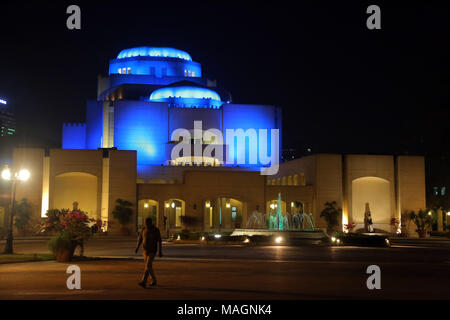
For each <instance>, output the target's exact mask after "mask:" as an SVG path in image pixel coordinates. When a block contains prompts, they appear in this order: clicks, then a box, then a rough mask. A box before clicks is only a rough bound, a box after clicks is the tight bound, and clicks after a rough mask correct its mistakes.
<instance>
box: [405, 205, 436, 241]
mask: <svg viewBox="0 0 450 320" xmlns="http://www.w3.org/2000/svg"><path fill="white" fill-rule="evenodd" d="M409 219H410V220H411V221H413V222H414V224H415V225H416V227H417V229H416V232H417V233H418V234H419V237H420V238H424V237H425V236H426V232H427V229H428V228H429V227H431V224H432V223H433V218H432V211H428V210H422V209H419V210H418V211H417V213H416V212H414V210H413V211H410V212H409Z"/></svg>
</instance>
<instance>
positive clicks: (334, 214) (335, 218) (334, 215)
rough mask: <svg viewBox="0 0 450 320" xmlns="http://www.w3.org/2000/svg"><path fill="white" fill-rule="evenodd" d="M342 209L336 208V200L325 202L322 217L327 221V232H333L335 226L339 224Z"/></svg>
mask: <svg viewBox="0 0 450 320" xmlns="http://www.w3.org/2000/svg"><path fill="white" fill-rule="evenodd" d="M341 212H342V210H341V209H340V208H339V209H338V208H336V201H333V202H329V201H327V202H325V208H324V209H323V210H322V212H321V213H320V217H321V218H324V219H325V221H326V223H327V233H328V234H331V233H332V232H333V230H334V228H335V227H337V226H338V225H339V217H340V215H341Z"/></svg>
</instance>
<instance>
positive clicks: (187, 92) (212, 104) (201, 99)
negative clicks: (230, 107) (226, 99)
mask: <svg viewBox="0 0 450 320" xmlns="http://www.w3.org/2000/svg"><path fill="white" fill-rule="evenodd" d="M149 100H150V101H152V102H169V104H170V105H171V106H174V107H181V108H212V109H217V108H219V107H220V106H221V105H222V104H223V103H222V101H221V100H220V96H219V94H218V93H217V92H215V91H213V90H211V89H207V88H201V87H192V86H178V87H165V88H161V89H157V90H155V91H153V93H152V94H151V95H150V99H149Z"/></svg>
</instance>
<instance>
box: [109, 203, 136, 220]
mask: <svg viewBox="0 0 450 320" xmlns="http://www.w3.org/2000/svg"><path fill="white" fill-rule="evenodd" d="M132 206H133V204H132V203H131V202H130V201H127V200H123V199H117V200H116V206H115V207H114V210H113V211H112V215H113V217H114V219H116V220H117V221H118V222H119V223H120V224H121V225H122V226H125V225H127V224H128V223H130V221H131V217H132V216H133V209H132V208H131V207H132Z"/></svg>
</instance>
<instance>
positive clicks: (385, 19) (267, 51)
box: [0, 1, 450, 154]
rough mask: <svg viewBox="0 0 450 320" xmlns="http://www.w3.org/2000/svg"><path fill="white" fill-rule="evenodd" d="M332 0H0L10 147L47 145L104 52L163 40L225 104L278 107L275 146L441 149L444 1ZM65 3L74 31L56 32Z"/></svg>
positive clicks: (449, 48) (0, 54)
mask: <svg viewBox="0 0 450 320" xmlns="http://www.w3.org/2000/svg"><path fill="white" fill-rule="evenodd" d="M335 2H336V1H330V3H325V2H320V3H319V2H317V1H315V2H310V3H308V2H301V3H299V4H297V5H296V6H294V2H292V1H291V2H285V3H284V2H271V3H270V4H269V3H266V2H263V1H259V2H246V3H244V2H243V1H241V2H240V3H239V2H230V1H220V2H219V1H204V2H195V1H185V2H180V3H179V4H178V5H177V4H176V2H169V1H158V2H157V1H145V2H133V1H104V2H100V1H99V2H96V1H91V2H65V1H58V2H55V3H53V2H51V3H46V2H36V3H33V4H22V2H19V1H14V2H5V1H2V2H1V4H0V10H1V20H0V33H1V50H0V65H1V68H0V96H2V97H5V98H6V99H8V101H9V102H10V105H11V106H12V107H13V108H14V112H15V113H16V117H17V121H18V135H17V138H18V139H19V140H20V143H21V144H22V145H27V144H28V145H40V146H53V147H59V146H60V143H61V142H60V141H61V131H62V128H61V127H62V123H63V122H84V117H85V101H86V100H87V99H95V98H96V90H97V76H98V75H99V74H102V75H107V68H108V63H109V60H110V59H112V58H114V57H115V56H116V55H117V54H118V53H119V51H121V50H122V49H125V48H130V47H135V46H143V45H148V46H170V47H174V48H178V49H182V50H185V51H187V52H188V53H190V55H191V56H192V58H193V60H194V61H197V62H199V63H201V64H202V67H203V74H204V75H206V77H207V78H210V79H217V81H218V84H219V85H220V86H223V87H224V88H226V89H228V90H229V91H230V92H231V93H232V95H233V102H235V103H254V104H274V105H278V106H280V107H282V110H283V147H284V148H297V149H298V152H299V153H303V152H304V150H305V149H306V148H312V150H313V152H339V153H380V154H388V153H409V154H441V153H444V152H448V150H449V145H450V139H449V126H448V122H449V115H450V111H449V110H450V109H449V107H450V45H449V43H450V41H449V40H450V9H449V8H450V5H448V4H447V5H445V4H444V3H443V2H442V3H438V2H436V3H429V2H428V3H427V2H425V1H422V4H420V2H419V4H412V3H409V2H403V3H398V4H397V7H393V6H392V5H393V4H391V5H387V4H384V3H381V2H373V3H372V2H367V3H363V2H356V1H352V2H353V3H346V4H343V2H344V1H339V3H335ZM391 2H392V1H391ZM70 4H78V5H79V6H80V7H81V14H82V21H81V28H82V29H81V30H80V31H75V30H68V29H67V28H66V19H67V17H68V15H67V14H66V8H67V6H68V5H70ZM369 4H378V5H379V6H380V7H381V15H382V18H381V20H382V21H381V24H382V29H381V30H368V29H367V28H366V19H367V17H368V14H366V8H367V6H368V5H369ZM275 5H276V6H275Z"/></svg>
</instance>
